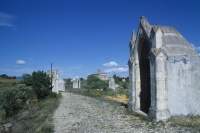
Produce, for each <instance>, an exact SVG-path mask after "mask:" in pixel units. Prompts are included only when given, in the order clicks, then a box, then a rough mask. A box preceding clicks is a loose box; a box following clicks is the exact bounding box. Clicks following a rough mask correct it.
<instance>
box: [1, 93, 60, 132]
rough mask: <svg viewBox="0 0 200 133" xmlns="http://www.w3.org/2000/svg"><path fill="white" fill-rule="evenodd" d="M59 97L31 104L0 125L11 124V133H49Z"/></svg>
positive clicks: (51, 129) (52, 127) (51, 130)
mask: <svg viewBox="0 0 200 133" xmlns="http://www.w3.org/2000/svg"><path fill="white" fill-rule="evenodd" d="M60 97H61V95H58V97H57V98H52V97H49V98H46V99H44V100H42V101H39V102H32V103H31V104H30V105H29V106H28V107H27V108H26V109H23V110H20V111H19V113H17V114H16V115H15V116H13V117H10V118H7V119H4V120H2V121H1V125H4V124H7V123H12V129H11V130H12V132H13V133H25V132H35V133H51V132H53V129H54V126H53V125H52V120H53V113H54V110H55V109H57V107H58V106H59V103H60V100H59V99H60Z"/></svg>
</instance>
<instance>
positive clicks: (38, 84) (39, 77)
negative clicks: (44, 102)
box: [32, 71, 52, 99]
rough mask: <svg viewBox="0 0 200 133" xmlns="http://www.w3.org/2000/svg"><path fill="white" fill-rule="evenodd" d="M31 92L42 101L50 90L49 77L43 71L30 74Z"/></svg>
mask: <svg viewBox="0 0 200 133" xmlns="http://www.w3.org/2000/svg"><path fill="white" fill-rule="evenodd" d="M32 85H33V90H34V92H35V94H36V96H37V98H38V99H44V98H45V97H47V96H48V95H49V93H50V91H51V90H52V88H51V87H50V86H51V82H50V78H49V76H48V75H47V74H46V73H45V72H43V71H37V72H33V73H32Z"/></svg>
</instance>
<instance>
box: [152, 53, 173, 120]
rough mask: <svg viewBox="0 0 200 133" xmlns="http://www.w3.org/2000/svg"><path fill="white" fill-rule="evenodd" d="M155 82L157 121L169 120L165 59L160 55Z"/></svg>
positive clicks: (157, 61)
mask: <svg viewBox="0 0 200 133" xmlns="http://www.w3.org/2000/svg"><path fill="white" fill-rule="evenodd" d="M155 64H156V66H155V80H156V84H155V86H156V116H155V118H156V121H159V120H163V119H167V118H169V116H170V112H169V110H168V98H167V88H166V71H165V57H164V56H162V53H160V54H159V55H158V56H156V63H155Z"/></svg>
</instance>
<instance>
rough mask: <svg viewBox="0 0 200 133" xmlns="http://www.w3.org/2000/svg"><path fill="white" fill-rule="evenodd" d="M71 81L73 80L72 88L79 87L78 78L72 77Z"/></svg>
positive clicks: (79, 81)
mask: <svg viewBox="0 0 200 133" xmlns="http://www.w3.org/2000/svg"><path fill="white" fill-rule="evenodd" d="M72 82H73V88H74V89H80V88H81V80H80V79H79V78H75V79H73V80H72Z"/></svg>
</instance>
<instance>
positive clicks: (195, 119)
mask: <svg viewBox="0 0 200 133" xmlns="http://www.w3.org/2000/svg"><path fill="white" fill-rule="evenodd" d="M168 121H169V122H170V123H171V126H174V125H179V126H183V127H188V128H193V129H197V130H198V131H199V132H200V115H196V116H172V117H171V118H170V119H169V120H168Z"/></svg>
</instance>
